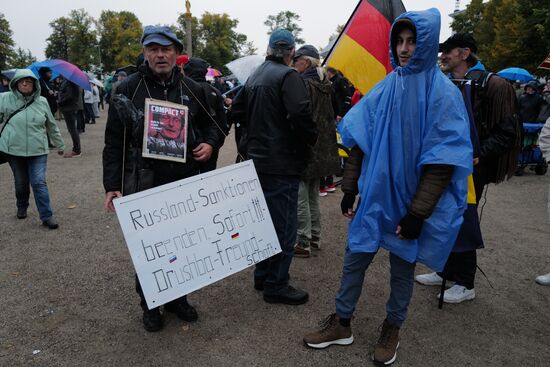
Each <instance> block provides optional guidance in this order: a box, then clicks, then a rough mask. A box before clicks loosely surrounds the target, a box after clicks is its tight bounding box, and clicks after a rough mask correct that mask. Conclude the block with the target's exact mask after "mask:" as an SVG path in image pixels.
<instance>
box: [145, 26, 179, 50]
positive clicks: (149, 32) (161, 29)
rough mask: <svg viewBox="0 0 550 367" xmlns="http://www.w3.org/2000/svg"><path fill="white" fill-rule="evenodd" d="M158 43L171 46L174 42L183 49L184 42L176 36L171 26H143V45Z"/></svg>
mask: <svg viewBox="0 0 550 367" xmlns="http://www.w3.org/2000/svg"><path fill="white" fill-rule="evenodd" d="M152 43H156V44H158V45H161V46H169V45H171V44H173V45H174V46H176V48H177V49H179V50H180V51H182V50H183V43H182V42H181V41H180V40H179V39H178V37H176V34H175V33H174V31H172V29H171V28H170V27H167V26H156V25H148V26H145V28H143V36H142V37H141V44H142V45H143V46H147V45H150V44H152Z"/></svg>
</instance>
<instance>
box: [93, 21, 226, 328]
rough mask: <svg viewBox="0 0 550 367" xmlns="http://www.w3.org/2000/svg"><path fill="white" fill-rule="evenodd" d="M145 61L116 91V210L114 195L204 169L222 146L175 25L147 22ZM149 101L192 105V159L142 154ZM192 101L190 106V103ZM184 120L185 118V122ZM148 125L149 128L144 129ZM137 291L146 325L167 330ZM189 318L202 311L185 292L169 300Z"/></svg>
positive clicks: (107, 152)
mask: <svg viewBox="0 0 550 367" xmlns="http://www.w3.org/2000/svg"><path fill="white" fill-rule="evenodd" d="M141 43H142V45H143V54H144V57H145V62H144V64H142V65H141V66H140V67H139V68H138V72H137V73H135V74H132V75H131V76H130V77H128V78H127V79H125V80H124V81H123V82H122V83H121V84H120V85H119V86H118V88H117V93H118V94H116V95H113V97H112V100H111V103H112V106H111V108H110V109H109V116H108V119H107V126H106V129H105V148H104V150H103V185H104V187H105V191H106V197H105V208H106V209H107V210H108V211H113V210H114V206H113V199H114V198H116V197H121V196H122V195H128V194H132V193H135V192H138V191H143V190H146V189H149V188H152V187H156V186H160V185H164V184H166V183H170V182H174V181H177V180H180V179H183V178H187V177H190V176H194V175H196V174H198V173H199V162H205V161H208V160H209V159H210V156H211V154H212V151H213V149H215V148H219V145H220V142H221V139H220V135H219V132H218V131H219V130H218V128H217V127H216V126H215V125H214V124H213V122H212V120H211V119H210V118H209V117H208V115H207V111H204V109H203V108H202V107H203V106H205V105H206V101H204V100H200V101H199V100H197V97H196V96H200V95H201V94H199V92H200V86H198V85H197V84H196V83H195V82H193V81H192V80H191V79H189V78H187V77H184V76H182V74H181V73H180V71H179V69H178V68H177V67H176V57H177V56H178V54H179V53H181V51H182V49H183V44H182V42H181V41H180V40H179V39H178V38H177V37H176V35H175V34H174V33H173V32H172V30H171V29H170V28H169V27H165V26H146V27H145V28H144V32H143V37H142V39H141ZM146 100H147V101H148V102H150V103H156V104H158V105H162V104H166V103H167V102H171V104H177V105H178V106H179V107H180V108H181V109H187V108H188V111H189V113H188V114H186V118H187V125H188V132H187V133H186V134H182V135H183V136H185V139H186V141H185V146H186V147H187V150H188V152H187V153H188V154H187V157H186V159H184V160H183V161H184V162H182V160H178V161H171V160H164V159H150V158H143V157H142V148H143V141H144V138H143V136H144V133H147V134H148V131H147V130H145V129H144V117H143V115H144V110H145V102H146ZM184 106H186V107H184ZM180 123H181V121H180ZM144 130H145V132H144ZM136 290H137V292H138V294H139V296H140V299H141V307H142V308H143V326H144V328H145V329H146V330H147V331H158V330H160V329H162V326H163V322H162V316H161V313H160V310H159V307H156V308H153V309H151V310H149V309H148V308H147V304H146V301H145V297H144V295H143V291H142V288H141V285H140V282H139V280H138V279H137V277H136ZM164 310H165V311H168V312H174V313H176V315H177V316H178V317H179V318H180V319H182V320H185V321H195V320H196V319H197V317H198V316H197V312H196V310H195V309H194V308H193V307H192V306H191V305H189V303H187V299H186V297H185V296H183V297H180V298H178V299H175V300H173V301H171V302H169V303H167V304H165V305H164Z"/></svg>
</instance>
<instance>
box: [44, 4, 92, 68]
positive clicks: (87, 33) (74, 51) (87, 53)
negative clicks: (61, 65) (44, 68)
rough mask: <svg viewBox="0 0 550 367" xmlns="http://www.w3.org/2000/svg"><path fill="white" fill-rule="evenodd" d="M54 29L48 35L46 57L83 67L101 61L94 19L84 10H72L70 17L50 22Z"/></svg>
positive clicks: (88, 66)
mask: <svg viewBox="0 0 550 367" xmlns="http://www.w3.org/2000/svg"><path fill="white" fill-rule="evenodd" d="M50 26H51V27H52V29H53V32H52V34H51V35H50V37H48V39H47V40H46V41H47V46H46V52H45V53H46V57H49V58H59V59H63V60H67V61H69V62H71V63H73V64H75V65H77V66H79V67H81V68H83V69H89V68H90V67H91V66H92V65H97V63H98V61H99V53H98V45H97V37H96V31H95V30H94V27H93V26H94V19H93V18H92V17H91V16H90V15H89V14H88V13H86V11H84V9H80V10H71V12H70V13H69V16H68V17H60V18H57V19H55V20H53V21H52V22H51V23H50Z"/></svg>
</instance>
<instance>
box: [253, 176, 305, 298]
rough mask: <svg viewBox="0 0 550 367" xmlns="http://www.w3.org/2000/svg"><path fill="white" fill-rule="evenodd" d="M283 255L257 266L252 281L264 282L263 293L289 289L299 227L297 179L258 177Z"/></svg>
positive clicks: (276, 292) (279, 254) (273, 257)
mask: <svg viewBox="0 0 550 367" xmlns="http://www.w3.org/2000/svg"><path fill="white" fill-rule="evenodd" d="M258 178H259V179H260V184H261V185H262V190H263V192H264V196H265V200H266V202H267V207H268V208H269V214H270V215H271V219H272V220H273V225H274V226H275V232H276V233H277V238H278V239H279V244H280V245H281V250H282V252H280V253H278V254H277V255H275V256H272V257H270V258H269V259H266V260H264V261H262V262H259V263H258V264H256V270H255V271H254V279H255V280H256V281H260V282H263V284H264V294H267V295H276V294H278V293H279V292H280V291H281V290H283V289H284V288H286V287H287V286H288V269H289V268H290V263H291V262H292V257H293V256H294V245H295V244H296V231H297V226H298V184H299V179H298V177H297V176H282V175H266V174H258Z"/></svg>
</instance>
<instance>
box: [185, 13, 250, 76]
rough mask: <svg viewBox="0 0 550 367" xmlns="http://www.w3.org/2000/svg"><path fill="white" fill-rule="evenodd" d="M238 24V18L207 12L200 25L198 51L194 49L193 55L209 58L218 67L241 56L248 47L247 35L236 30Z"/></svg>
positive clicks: (213, 65) (220, 67)
mask: <svg viewBox="0 0 550 367" xmlns="http://www.w3.org/2000/svg"><path fill="white" fill-rule="evenodd" d="M238 24H239V21H238V20H237V19H231V18H230V17H229V15H227V14H225V13H224V14H212V13H209V12H205V13H204V14H203V15H202V17H201V19H200V24H199V27H198V28H199V29H198V30H199V38H198V40H197V43H198V52H195V51H193V55H196V56H199V57H202V58H203V59H205V60H207V61H208V62H209V63H210V64H211V65H212V67H214V68H216V69H222V68H223V66H224V65H225V64H227V63H228V62H230V61H232V60H235V59H237V58H239V57H241V56H242V55H243V49H245V48H246V47H247V46H246V45H247V37H246V36H245V35H244V34H241V33H237V32H236V31H235V28H236V27H237V25H238Z"/></svg>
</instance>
